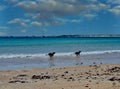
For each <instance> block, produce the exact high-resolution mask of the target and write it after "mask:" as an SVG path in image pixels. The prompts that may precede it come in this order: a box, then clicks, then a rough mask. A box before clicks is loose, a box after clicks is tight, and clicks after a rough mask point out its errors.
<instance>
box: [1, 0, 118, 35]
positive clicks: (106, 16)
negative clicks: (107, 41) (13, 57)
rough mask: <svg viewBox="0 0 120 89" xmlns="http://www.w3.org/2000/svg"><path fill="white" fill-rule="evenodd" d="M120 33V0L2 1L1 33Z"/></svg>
mask: <svg viewBox="0 0 120 89" xmlns="http://www.w3.org/2000/svg"><path fill="white" fill-rule="evenodd" d="M63 34H64V35H65V34H68V35H69V34H70V35H73V34H120V0H1V1H0V36H32V35H36V36H41V35H63Z"/></svg>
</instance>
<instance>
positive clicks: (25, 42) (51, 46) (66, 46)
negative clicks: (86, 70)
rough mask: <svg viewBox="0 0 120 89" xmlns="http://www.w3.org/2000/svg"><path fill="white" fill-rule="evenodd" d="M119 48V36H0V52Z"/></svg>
mask: <svg viewBox="0 0 120 89" xmlns="http://www.w3.org/2000/svg"><path fill="white" fill-rule="evenodd" d="M77 50H81V51H84V52H87V51H104V50H120V38H0V54H9V53H13V54H14V53H26V54H27V53H47V52H51V51H55V52H74V51H77Z"/></svg>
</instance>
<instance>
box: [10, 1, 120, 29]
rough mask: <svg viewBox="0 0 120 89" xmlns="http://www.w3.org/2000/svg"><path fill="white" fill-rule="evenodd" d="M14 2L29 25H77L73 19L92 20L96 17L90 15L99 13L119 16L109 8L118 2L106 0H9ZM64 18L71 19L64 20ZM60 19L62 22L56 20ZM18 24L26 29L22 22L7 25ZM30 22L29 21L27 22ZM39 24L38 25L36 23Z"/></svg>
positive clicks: (116, 10) (24, 23) (114, 9)
mask: <svg viewBox="0 0 120 89" xmlns="http://www.w3.org/2000/svg"><path fill="white" fill-rule="evenodd" d="M9 1H11V2H15V3H14V6H16V7H19V8H21V9H23V10H25V11H26V13H25V16H26V17H27V18H30V19H32V21H36V22H32V23H31V25H34V26H35V25H36V26H40V25H41V24H42V25H43V24H44V26H50V25H58V24H63V23H66V22H71V23H73V22H74V23H75V22H76V23H79V22H80V21H81V20H79V19H78V20H76V19H74V17H78V18H80V16H84V17H86V18H87V19H93V18H94V17H96V16H97V15H94V14H91V13H96V12H100V11H109V12H112V13H114V14H119V10H118V9H116V8H111V4H109V3H115V1H116V2H119V1H120V0H107V1H106V3H107V4H106V3H102V2H101V1H100V0H19V2H18V0H9ZM66 17H72V18H73V19H68V20H64V18H66ZM57 18H61V19H62V20H58V19H57ZM16 22H18V23H19V24H20V25H21V26H23V27H26V26H27V24H26V23H27V22H25V21H23V20H19V19H16V20H13V21H12V22H9V23H16ZM28 22H30V21H28ZM37 22H39V24H38V23H37Z"/></svg>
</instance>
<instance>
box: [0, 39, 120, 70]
mask: <svg viewBox="0 0 120 89" xmlns="http://www.w3.org/2000/svg"><path fill="white" fill-rule="evenodd" d="M79 50H81V51H82V52H81V55H80V58H76V56H75V54H74V52H75V51H79ZM53 51H54V52H56V54H55V56H54V60H53V61H52V62H51V61H50V60H49V56H48V55H47V54H48V53H49V52H53ZM79 59H80V60H79ZM76 60H77V61H76ZM78 61H79V62H78ZM76 62H77V63H79V64H80V63H81V62H83V65H91V64H92V63H93V62H96V63H97V64H100V63H101V62H102V63H103V64H120V38H0V70H8V69H12V70H13V69H29V68H49V67H59V66H76ZM53 65H54V66H53Z"/></svg>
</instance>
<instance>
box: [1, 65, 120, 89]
mask: <svg viewBox="0 0 120 89" xmlns="http://www.w3.org/2000/svg"><path fill="white" fill-rule="evenodd" d="M0 89H120V65H110V64H109V65H92V66H74V67H61V68H46V69H28V70H7V71H0Z"/></svg>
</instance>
